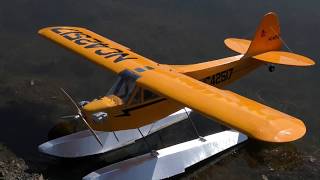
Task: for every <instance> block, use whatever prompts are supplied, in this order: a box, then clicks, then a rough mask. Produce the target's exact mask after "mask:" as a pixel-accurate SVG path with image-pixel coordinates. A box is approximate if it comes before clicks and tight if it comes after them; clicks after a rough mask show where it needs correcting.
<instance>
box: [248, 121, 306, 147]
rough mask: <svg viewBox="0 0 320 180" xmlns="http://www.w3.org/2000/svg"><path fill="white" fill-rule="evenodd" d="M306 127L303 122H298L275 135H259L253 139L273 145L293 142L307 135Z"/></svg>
mask: <svg viewBox="0 0 320 180" xmlns="http://www.w3.org/2000/svg"><path fill="white" fill-rule="evenodd" d="M306 131H307V129H306V126H305V125H304V123H303V122H302V121H301V120H298V121H296V123H295V124H294V125H293V124H292V125H291V126H289V127H287V128H286V129H282V130H279V131H277V132H276V133H275V134H273V135H270V134H259V135H258V136H254V137H253V138H255V139H258V140H261V141H266V142H273V143H286V142H292V141H295V140H298V139H300V138H302V137H303V136H304V135H305V134H306Z"/></svg>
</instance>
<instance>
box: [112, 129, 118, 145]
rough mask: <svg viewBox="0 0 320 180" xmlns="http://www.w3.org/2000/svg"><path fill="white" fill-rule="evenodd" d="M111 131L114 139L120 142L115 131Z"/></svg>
mask: <svg viewBox="0 0 320 180" xmlns="http://www.w3.org/2000/svg"><path fill="white" fill-rule="evenodd" d="M112 133H113V135H114V137H115V138H116V140H117V141H118V142H120V141H119V138H118V136H117V135H116V133H115V132H114V131H112Z"/></svg>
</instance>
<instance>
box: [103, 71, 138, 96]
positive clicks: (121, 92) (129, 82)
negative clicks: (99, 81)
mask: <svg viewBox="0 0 320 180" xmlns="http://www.w3.org/2000/svg"><path fill="white" fill-rule="evenodd" d="M134 87H135V80H134V79H132V78H130V77H124V76H120V77H119V78H118V79H117V81H116V83H115V84H114V85H113V87H112V88H111V89H110V91H109V92H108V95H111V94H113V95H116V96H118V97H119V98H121V99H122V100H123V101H124V102H127V101H128V99H129V97H130V95H131V92H132V90H133V89H134Z"/></svg>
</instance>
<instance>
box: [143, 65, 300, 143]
mask: <svg viewBox="0 0 320 180" xmlns="http://www.w3.org/2000/svg"><path fill="white" fill-rule="evenodd" d="M141 74H142V76H141V77H140V78H139V79H138V80H137V83H138V84H139V85H140V86H143V87H144V88H147V89H149V90H151V91H154V92H155V93H159V94H162V95H163V96H165V97H167V98H170V99H173V100H175V101H177V102H180V103H181V104H183V105H185V106H187V107H190V108H191V109H193V110H195V111H198V112H200V113H201V114H203V115H205V116H207V117H209V118H214V120H216V121H218V122H219V123H222V124H224V125H226V126H229V127H231V128H234V129H236V130H238V131H240V132H243V133H245V134H247V135H249V136H251V137H253V138H255V139H259V140H263V141H269V142H289V141H293V140H296V139H298V138H300V137H302V136H303V135H304V134H305V132H306V128H305V125H304V123H303V122H302V121H300V120H299V119H296V118H294V117H292V116H289V115H287V114H285V113H282V112H280V111H277V110H275V109H272V108H270V107H268V106H265V105H263V104H260V103H258V102H255V101H253V100H250V99H248V98H245V97H243V96H240V95H238V94H236V93H233V92H231V91H227V90H221V89H218V88H215V87H212V86H209V85H207V84H205V83H202V82H200V81H198V80H196V79H193V78H191V77H188V76H186V75H183V74H180V73H176V72H174V70H172V71H167V70H164V69H154V70H150V71H145V72H142V73H141Z"/></svg>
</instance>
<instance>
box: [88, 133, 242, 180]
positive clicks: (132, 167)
mask: <svg viewBox="0 0 320 180" xmlns="http://www.w3.org/2000/svg"><path fill="white" fill-rule="evenodd" d="M204 139H205V141H202V140H201V139H195V140H192V141H187V142H184V143H181V144H177V145H174V146H170V147H167V148H164V149H160V150H158V151H156V152H154V153H148V154H144V155H141V156H137V157H134V158H131V159H128V160H124V161H121V162H118V163H115V164H112V165H109V166H106V167H104V168H101V169H99V170H96V171H94V172H92V173H90V174H88V175H87V176H85V177H83V179H84V180H89V179H90V180H100V179H101V180H102V179H124V180H126V179H139V180H149V179H163V178H168V177H171V176H174V175H177V174H180V173H183V172H185V169H186V168H188V167H190V166H192V165H194V164H196V163H198V162H200V161H202V160H204V159H206V158H209V157H211V156H213V155H215V154H217V153H219V152H221V151H224V150H226V149H228V148H230V147H232V146H235V145H237V144H239V143H241V142H243V141H245V140H246V139H247V136H245V135H244V134H241V133H239V132H237V131H233V130H228V131H222V132H219V133H215V134H212V135H209V136H205V137H204Z"/></svg>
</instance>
